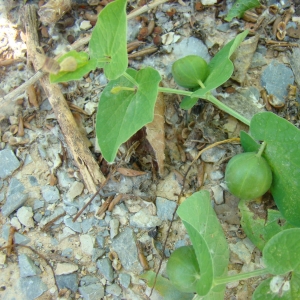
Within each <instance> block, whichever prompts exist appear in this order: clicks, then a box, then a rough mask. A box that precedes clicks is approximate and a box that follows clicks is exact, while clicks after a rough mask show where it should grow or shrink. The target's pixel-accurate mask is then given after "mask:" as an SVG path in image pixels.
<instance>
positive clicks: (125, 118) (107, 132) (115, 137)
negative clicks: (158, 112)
mask: <svg viewBox="0 0 300 300" xmlns="http://www.w3.org/2000/svg"><path fill="white" fill-rule="evenodd" d="M127 73H128V74H129V75H130V76H131V77H132V78H134V80H135V81H137V83H138V87H135V86H134V84H133V83H132V82H130V81H129V80H128V79H126V78H125V77H123V76H122V77H120V78H118V79H116V80H112V81H110V82H109V84H108V85H107V86H106V88H105V89H104V90H103V92H102V94H101V97H100V102H99V106H98V111H97V118H96V134H97V138H98V143H99V146H100V149H101V152H102V155H103V157H104V158H105V160H106V161H108V162H113V161H114V159H115V156H116V153H117V151H118V148H119V147H120V145H121V144H122V143H124V142H126V141H127V140H128V139H129V138H130V137H131V136H132V135H133V134H134V133H136V132H137V131H138V130H139V129H141V128H142V127H143V126H144V125H146V124H147V123H150V122H152V120H153V117H154V106H155V102H156V97H157V93H158V84H159V82H160V80H161V77H160V75H159V73H158V72H157V71H156V70H154V69H152V68H150V67H148V68H145V69H142V70H140V71H138V72H137V71H135V70H133V69H128V70H127ZM120 87H125V88H133V89H135V90H134V91H127V90H122V91H120V92H118V93H116V94H112V93H111V90H112V89H113V88H115V89H119V88H120Z"/></svg>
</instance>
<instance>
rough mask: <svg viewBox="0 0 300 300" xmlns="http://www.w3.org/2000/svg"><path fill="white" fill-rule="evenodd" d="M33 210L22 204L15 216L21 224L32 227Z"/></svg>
mask: <svg viewBox="0 0 300 300" xmlns="http://www.w3.org/2000/svg"><path fill="white" fill-rule="evenodd" d="M32 216H33V212H32V208H31V207H27V206H22V207H21V208H19V209H18V211H17V217H18V219H19V221H20V222H21V224H23V225H24V226H25V227H28V228H32V227H34V223H33V219H32Z"/></svg>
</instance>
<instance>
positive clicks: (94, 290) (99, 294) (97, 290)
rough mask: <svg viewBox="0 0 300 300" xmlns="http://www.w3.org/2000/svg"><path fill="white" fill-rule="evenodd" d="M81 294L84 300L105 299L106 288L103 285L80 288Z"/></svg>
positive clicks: (97, 284) (96, 284)
mask: <svg viewBox="0 0 300 300" xmlns="http://www.w3.org/2000/svg"><path fill="white" fill-rule="evenodd" d="M79 292H80V294H81V296H82V297H83V299H84V300H98V299H102V298H103V297H104V287H103V286H102V284H101V283H95V284H90V285H87V286H82V287H79Z"/></svg>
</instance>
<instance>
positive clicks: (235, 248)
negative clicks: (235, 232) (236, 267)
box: [229, 241, 251, 264]
mask: <svg viewBox="0 0 300 300" xmlns="http://www.w3.org/2000/svg"><path fill="white" fill-rule="evenodd" d="M229 248H230V250H231V251H232V252H233V253H235V254H236V255H237V256H238V258H239V259H240V260H241V261H242V262H243V263H245V264H249V263H250V261H251V253H250V251H249V249H248V248H247V247H246V246H245V244H244V243H243V242H241V241H239V242H237V243H236V244H229Z"/></svg>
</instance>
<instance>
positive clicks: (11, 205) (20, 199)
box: [0, 168, 28, 217]
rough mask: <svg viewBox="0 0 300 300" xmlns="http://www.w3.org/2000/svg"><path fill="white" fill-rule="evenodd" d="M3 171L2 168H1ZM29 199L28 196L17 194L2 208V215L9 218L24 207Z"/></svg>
mask: <svg viewBox="0 0 300 300" xmlns="http://www.w3.org/2000/svg"><path fill="white" fill-rule="evenodd" d="M0 169H1V168H0ZM27 198H28V195H27V194H21V193H15V194H13V195H10V196H8V197H7V199H6V202H5V204H4V205H3V206H2V209H1V212H2V215H3V216H5V217H8V216H9V215H10V214H11V213H12V212H14V211H15V210H16V209H18V208H19V207H20V206H22V205H23V204H24V203H25V202H26V200H27Z"/></svg>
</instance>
